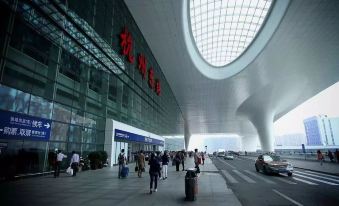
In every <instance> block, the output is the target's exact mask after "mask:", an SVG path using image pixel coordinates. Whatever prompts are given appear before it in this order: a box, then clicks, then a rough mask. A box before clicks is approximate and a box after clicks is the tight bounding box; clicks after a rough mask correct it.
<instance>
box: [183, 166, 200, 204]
mask: <svg viewBox="0 0 339 206" xmlns="http://www.w3.org/2000/svg"><path fill="white" fill-rule="evenodd" d="M186 171H187V172H186V176H185V195H186V200H189V201H194V200H196V195H197V194H198V177H197V173H196V169H195V168H188V169H187V170H186Z"/></svg>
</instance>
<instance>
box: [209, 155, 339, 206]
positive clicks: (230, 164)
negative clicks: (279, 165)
mask: <svg viewBox="0 0 339 206" xmlns="http://www.w3.org/2000/svg"><path fill="white" fill-rule="evenodd" d="M212 160H213V163H214V164H215V166H216V167H217V168H218V170H219V171H220V173H221V174H222V175H223V176H224V177H225V179H226V182H227V186H228V187H229V188H231V189H232V190H233V192H234V193H235V195H236V196H237V197H238V199H239V201H240V202H241V203H242V204H243V205H245V206H246V205H260V206H264V205H298V206H302V205H305V206H306V205H307V206H311V205H339V176H334V175H328V174H322V173H319V172H313V171H307V170H302V169H294V173H293V176H292V177H288V176H287V175H284V174H281V175H265V174H263V173H262V172H259V173H258V172H256V171H255V167H254V160H253V159H251V158H247V157H236V158H235V159H234V160H224V159H222V158H214V159H212Z"/></svg>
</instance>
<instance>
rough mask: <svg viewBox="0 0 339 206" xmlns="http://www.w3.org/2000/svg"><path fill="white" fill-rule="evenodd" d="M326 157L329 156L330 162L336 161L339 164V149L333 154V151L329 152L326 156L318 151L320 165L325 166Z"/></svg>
mask: <svg viewBox="0 0 339 206" xmlns="http://www.w3.org/2000/svg"><path fill="white" fill-rule="evenodd" d="M325 156H328V158H329V159H330V162H335V161H336V162H337V163H339V150H338V149H336V150H335V151H334V152H332V151H331V150H328V151H327V152H326V154H325V155H324V154H323V153H322V152H321V151H320V150H318V151H317V160H318V161H319V162H320V165H323V162H324V161H325ZM335 159H336V160H335Z"/></svg>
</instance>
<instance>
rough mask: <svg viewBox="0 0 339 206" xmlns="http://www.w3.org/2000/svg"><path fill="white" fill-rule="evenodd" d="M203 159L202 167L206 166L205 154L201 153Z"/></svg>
mask: <svg viewBox="0 0 339 206" xmlns="http://www.w3.org/2000/svg"><path fill="white" fill-rule="evenodd" d="M201 158H202V165H204V164H205V154H204V152H201Z"/></svg>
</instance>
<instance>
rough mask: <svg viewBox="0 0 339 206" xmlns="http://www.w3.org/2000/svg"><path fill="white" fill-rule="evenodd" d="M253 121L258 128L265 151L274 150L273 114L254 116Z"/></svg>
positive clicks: (262, 148)
mask: <svg viewBox="0 0 339 206" xmlns="http://www.w3.org/2000/svg"><path fill="white" fill-rule="evenodd" d="M251 121H252V123H253V125H254V126H255V127H256V129H257V132H258V135H259V142H260V145H261V150H262V151H263V152H273V151H274V137H273V114H270V115H266V116H261V117H259V118H254V119H252V120H251Z"/></svg>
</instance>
